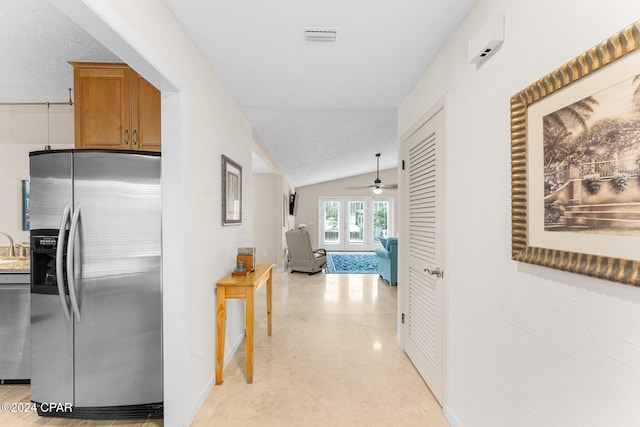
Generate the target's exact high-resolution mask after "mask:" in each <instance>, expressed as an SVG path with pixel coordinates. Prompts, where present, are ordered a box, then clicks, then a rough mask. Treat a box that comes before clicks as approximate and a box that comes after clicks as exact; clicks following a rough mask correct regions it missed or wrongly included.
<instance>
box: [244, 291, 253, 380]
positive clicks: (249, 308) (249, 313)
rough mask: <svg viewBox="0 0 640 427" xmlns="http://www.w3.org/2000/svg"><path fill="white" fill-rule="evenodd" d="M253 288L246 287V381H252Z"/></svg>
mask: <svg viewBox="0 0 640 427" xmlns="http://www.w3.org/2000/svg"><path fill="white" fill-rule="evenodd" d="M253 292H254V290H253V288H252V287H247V291H246V294H245V300H246V308H245V311H246V319H247V320H246V346H247V382H248V383H249V384H252V383H253Z"/></svg>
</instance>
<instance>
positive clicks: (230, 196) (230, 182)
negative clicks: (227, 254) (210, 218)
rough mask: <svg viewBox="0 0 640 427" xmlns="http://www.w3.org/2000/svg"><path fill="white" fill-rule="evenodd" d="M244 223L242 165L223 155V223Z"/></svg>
mask: <svg viewBox="0 0 640 427" xmlns="http://www.w3.org/2000/svg"><path fill="white" fill-rule="evenodd" d="M241 223H242V166H240V165H239V164H238V163H236V162H234V161H233V160H231V159H230V158H228V157H227V156H225V155H224V154H223V155H222V225H233V224H241Z"/></svg>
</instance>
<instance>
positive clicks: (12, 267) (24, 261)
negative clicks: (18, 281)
mask: <svg viewBox="0 0 640 427" xmlns="http://www.w3.org/2000/svg"><path fill="white" fill-rule="evenodd" d="M14 246H15V250H16V254H18V253H19V252H20V250H21V249H22V248H23V246H22V245H14ZM26 248H27V249H28V247H26ZM28 253H29V252H28V251H27V254H28ZM29 272H30V268H29V257H28V256H12V257H10V256H9V247H8V246H5V245H2V246H0V275H4V274H7V273H9V274H29ZM5 279H6V278H5ZM2 282H4V283H6V282H5V280H2Z"/></svg>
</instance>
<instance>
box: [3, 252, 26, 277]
mask: <svg viewBox="0 0 640 427" xmlns="http://www.w3.org/2000/svg"><path fill="white" fill-rule="evenodd" d="M0 274H1V275H5V274H12V275H13V274H29V258H28V257H8V256H0Z"/></svg>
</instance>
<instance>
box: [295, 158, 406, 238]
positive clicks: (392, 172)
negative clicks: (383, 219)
mask: <svg viewBox="0 0 640 427" xmlns="http://www.w3.org/2000/svg"><path fill="white" fill-rule="evenodd" d="M375 179H376V173H375V172H373V173H368V174H363V175H356V176H353V177H349V178H343V179H336V180H333V181H327V182H322V183H320V184H314V185H307V186H304V187H297V188H296V199H297V200H296V203H298V208H297V212H296V217H295V226H298V225H299V224H305V225H306V226H307V229H308V230H309V233H310V234H311V245H312V246H313V247H314V248H317V247H319V246H318V209H319V208H318V198H319V197H348V196H351V197H372V196H374V194H373V192H372V190H371V189H370V188H365V189H361V190H347V189H346V187H356V186H358V187H359V186H366V185H371V184H373V181H374V180H375ZM380 179H381V180H382V183H383V184H398V168H392V169H385V170H381V171H380ZM397 194H398V190H384V191H383V193H382V194H380V196H379V197H396V196H397ZM397 206H398V204H397V203H394V215H393V229H394V230H396V231H397V230H398V227H397V217H398V215H397V212H398V207H397Z"/></svg>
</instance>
